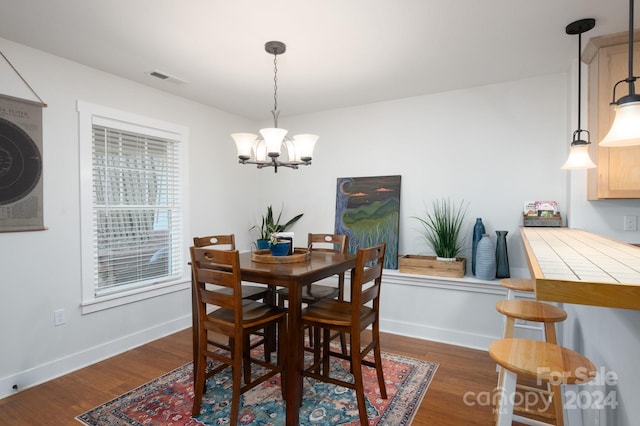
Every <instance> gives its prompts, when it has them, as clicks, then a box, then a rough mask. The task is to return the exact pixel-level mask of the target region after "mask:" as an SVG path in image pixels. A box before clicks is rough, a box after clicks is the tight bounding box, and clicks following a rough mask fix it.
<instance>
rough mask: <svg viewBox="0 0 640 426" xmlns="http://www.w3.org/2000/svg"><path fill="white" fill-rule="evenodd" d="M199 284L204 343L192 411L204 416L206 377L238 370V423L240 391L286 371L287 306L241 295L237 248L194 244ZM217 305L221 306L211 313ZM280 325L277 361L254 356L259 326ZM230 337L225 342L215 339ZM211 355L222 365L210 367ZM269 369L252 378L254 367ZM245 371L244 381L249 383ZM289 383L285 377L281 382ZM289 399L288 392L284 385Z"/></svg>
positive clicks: (234, 414)
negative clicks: (253, 339) (253, 344)
mask: <svg viewBox="0 0 640 426" xmlns="http://www.w3.org/2000/svg"><path fill="white" fill-rule="evenodd" d="M190 251H191V265H192V270H193V283H194V284H193V285H194V286H195V288H194V292H195V294H196V301H197V303H196V307H195V311H194V312H193V315H194V316H196V317H197V320H196V323H197V328H198V330H197V333H195V330H194V334H197V336H198V346H197V350H196V353H195V356H194V394H195V395H194V399H193V408H192V415H193V416H197V415H199V414H200V408H201V404H202V395H203V394H204V392H205V387H206V379H207V378H208V377H211V376H213V375H214V374H217V373H218V372H220V371H222V370H224V369H225V368H227V367H231V372H232V381H233V384H232V398H231V424H232V425H235V424H238V412H239V407H240V395H241V394H242V393H244V392H246V391H248V390H249V389H252V388H254V387H255V386H257V385H259V384H260V383H262V382H264V381H266V380H268V379H269V378H271V377H273V376H274V375H276V374H281V375H283V373H284V366H283V364H284V363H283V360H284V354H283V350H284V349H283V348H286V346H287V331H286V310H285V309H283V308H279V307H277V306H273V305H268V304H264V303H260V302H256V301H251V300H246V299H243V298H242V296H241V278H240V257H239V254H238V251H237V250H215V249H207V248H197V247H191V249H190ZM207 284H215V285H217V286H221V287H224V288H227V289H229V293H227V292H221V291H211V290H207V287H206V286H207ZM211 307H217V309H215V310H213V311H212V312H211V313H207V312H208V311H210V308H211ZM273 325H277V327H278V337H279V339H278V346H279V348H278V351H277V362H276V364H271V363H269V362H267V361H264V360H261V359H258V358H256V357H253V356H252V355H251V353H250V345H249V338H250V335H251V334H254V333H256V332H257V331H258V330H265V329H266V328H267V327H269V326H273ZM217 335H222V336H226V337H227V338H228V341H227V342H226V343H221V342H219V341H216V340H215V339H214V337H217ZM207 359H212V360H214V361H217V362H218V363H220V365H218V366H217V367H215V368H213V369H211V370H210V371H207V364H208V363H207ZM252 364H257V365H259V366H261V367H263V368H264V370H265V372H264V374H261V375H259V376H258V377H254V378H252V377H251V373H252V371H251V366H252ZM243 372H244V383H243ZM281 382H282V383H285V380H284V378H282V380H281ZM282 395H283V398H284V395H285V392H284V389H282Z"/></svg>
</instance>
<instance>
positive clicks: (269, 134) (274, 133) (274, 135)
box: [260, 127, 287, 157]
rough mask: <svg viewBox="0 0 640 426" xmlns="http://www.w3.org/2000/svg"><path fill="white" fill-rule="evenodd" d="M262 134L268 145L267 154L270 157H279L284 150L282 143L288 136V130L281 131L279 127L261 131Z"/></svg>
mask: <svg viewBox="0 0 640 426" xmlns="http://www.w3.org/2000/svg"><path fill="white" fill-rule="evenodd" d="M260 134H261V135H262V137H263V138H264V141H265V143H266V144H267V153H268V154H269V156H270V157H278V156H279V155H280V151H281V149H282V141H283V140H284V136H285V135H286V134H287V130H285V129H279V128H277V127H269V128H266V129H260Z"/></svg>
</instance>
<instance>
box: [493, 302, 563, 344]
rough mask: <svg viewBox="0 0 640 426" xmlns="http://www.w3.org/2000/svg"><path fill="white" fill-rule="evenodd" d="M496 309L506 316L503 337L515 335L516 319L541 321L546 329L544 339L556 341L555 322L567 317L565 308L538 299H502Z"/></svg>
mask: <svg viewBox="0 0 640 426" xmlns="http://www.w3.org/2000/svg"><path fill="white" fill-rule="evenodd" d="M496 310H497V311H498V312H500V313H501V314H503V315H504V316H505V326H504V334H503V336H502V337H503V338H505V339H507V338H510V337H513V331H514V328H515V327H516V320H517V319H518V320H522V321H531V322H537V323H541V324H542V327H543V329H544V333H543V339H542V340H544V341H547V342H549V343H556V329H555V323H557V322H561V321H564V320H565V319H567V313H566V312H565V310H564V309H562V308H559V307H557V306H555V305H551V304H549V303H544V302H538V301H537V300H500V301H498V302H497V303H496Z"/></svg>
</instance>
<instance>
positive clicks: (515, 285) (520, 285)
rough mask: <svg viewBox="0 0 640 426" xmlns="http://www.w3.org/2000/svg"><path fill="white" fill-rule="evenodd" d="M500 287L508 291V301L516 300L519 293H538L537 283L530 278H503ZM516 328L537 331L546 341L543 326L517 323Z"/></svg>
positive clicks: (541, 338)
mask: <svg viewBox="0 0 640 426" xmlns="http://www.w3.org/2000/svg"><path fill="white" fill-rule="evenodd" d="M500 285H501V286H502V287H504V288H506V289H507V300H514V299H515V297H516V293H517V292H519V293H532V294H535V292H536V282H535V280H532V279H529V278H503V279H501V280H500ZM503 324H504V323H503ZM514 327H515V328H520V329H524V330H532V331H535V332H537V333H539V334H540V340H545V336H544V327H543V326H542V324H537V325H529V324H523V323H521V322H518V321H516V322H515V324H514ZM509 337H513V336H509Z"/></svg>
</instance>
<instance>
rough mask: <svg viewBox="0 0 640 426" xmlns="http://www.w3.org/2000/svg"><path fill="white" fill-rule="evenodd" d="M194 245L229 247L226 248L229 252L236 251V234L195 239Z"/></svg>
mask: <svg viewBox="0 0 640 426" xmlns="http://www.w3.org/2000/svg"><path fill="white" fill-rule="evenodd" d="M193 245H194V246H196V247H209V246H212V247H215V246H227V247H225V248H226V249H227V250H235V249H236V238H235V235H234V234H228V235H209V236H206V237H193Z"/></svg>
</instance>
